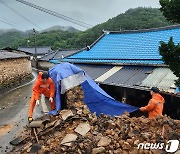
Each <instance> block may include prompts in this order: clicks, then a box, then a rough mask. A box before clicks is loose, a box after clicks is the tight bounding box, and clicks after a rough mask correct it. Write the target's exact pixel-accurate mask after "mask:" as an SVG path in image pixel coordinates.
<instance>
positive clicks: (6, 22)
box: [0, 19, 14, 28]
mask: <svg viewBox="0 0 180 154" xmlns="http://www.w3.org/2000/svg"><path fill="white" fill-rule="evenodd" d="M0 21H1V22H3V23H5V24H8V25H10V26H12V27H13V28H14V25H13V24H11V23H8V22H6V21H3V20H2V19H0Z"/></svg>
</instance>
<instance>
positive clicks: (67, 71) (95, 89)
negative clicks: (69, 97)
mask: <svg viewBox="0 0 180 154" xmlns="http://www.w3.org/2000/svg"><path fill="white" fill-rule="evenodd" d="M80 72H83V73H81V74H83V75H84V76H85V77H86V80H85V81H83V83H81V86H82V89H83V91H84V102H85V103H86V105H87V106H88V108H89V109H90V111H91V112H96V114H97V115H99V114H101V113H104V114H107V115H113V116H115V115H121V114H123V113H124V112H129V113H130V112H133V111H136V110H138V108H137V107H134V106H131V105H127V104H123V103H121V102H118V101H116V100H114V98H112V97H111V96H109V95H108V94H107V93H106V92H105V91H104V90H102V89H101V88H100V87H99V86H98V85H97V84H96V83H95V82H94V81H93V80H92V79H90V77H89V76H88V75H87V74H86V73H85V72H84V71H83V70H82V69H80V68H78V67H76V66H75V65H73V64H70V63H63V64H57V65H55V66H54V67H53V68H51V69H50V70H49V75H50V77H51V78H52V79H53V81H54V83H55V89H56V94H55V95H56V96H55V101H56V110H54V111H50V112H49V114H57V113H58V112H59V110H60V109H61V98H60V97H61V96H60V93H61V80H64V79H65V78H68V77H69V76H73V75H75V74H78V73H80Z"/></svg>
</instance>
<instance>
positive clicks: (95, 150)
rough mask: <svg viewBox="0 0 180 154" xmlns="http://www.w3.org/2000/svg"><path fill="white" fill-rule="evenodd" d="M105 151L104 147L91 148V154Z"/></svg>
mask: <svg viewBox="0 0 180 154" xmlns="http://www.w3.org/2000/svg"><path fill="white" fill-rule="evenodd" d="M105 151H106V149H105V148H104V147H99V148H94V149H93V150H92V154H99V153H104V152H105Z"/></svg>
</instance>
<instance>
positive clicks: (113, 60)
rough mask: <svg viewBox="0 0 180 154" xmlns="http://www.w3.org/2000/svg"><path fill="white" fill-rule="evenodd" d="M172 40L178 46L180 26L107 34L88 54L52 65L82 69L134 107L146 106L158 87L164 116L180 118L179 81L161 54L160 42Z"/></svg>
mask: <svg viewBox="0 0 180 154" xmlns="http://www.w3.org/2000/svg"><path fill="white" fill-rule="evenodd" d="M170 37H173V41H174V42H175V44H178V43H180V25H176V26H170V27H162V28H153V29H145V30H132V31H121V32H115V31H113V32H108V31H105V32H104V34H103V35H102V36H100V38H99V39H98V40H96V41H95V42H94V43H93V44H92V45H91V46H90V48H88V50H87V49H86V48H84V49H83V50H81V51H79V52H76V53H74V54H72V55H70V56H67V57H65V58H64V59H61V61H59V60H58V59H56V60H54V61H52V62H53V63H59V62H62V61H63V62H70V63H73V64H75V65H77V66H79V67H81V68H82V69H83V70H84V71H85V72H86V73H87V74H88V75H89V76H90V77H91V78H92V79H94V80H95V81H96V82H97V83H99V84H100V86H101V87H102V88H103V89H104V90H105V91H106V92H108V93H109V94H110V95H112V96H113V97H115V98H116V99H119V100H120V101H123V102H125V103H128V104H132V105H135V106H143V105H146V104H147V102H148V100H149V98H150V97H151V96H150V95H149V89H150V88H151V87H153V86H156V87H158V88H159V89H160V90H161V93H162V95H163V96H164V97H165V100H166V102H167V103H166V105H165V113H170V112H171V113H170V114H172V117H173V116H175V117H177V115H180V103H179V102H180V93H179V92H178V91H177V89H178V88H177V87H176V86H175V80H176V79H177V77H176V76H175V75H174V74H173V72H172V71H171V70H170V69H169V68H168V66H166V65H165V64H164V62H163V61H162V56H161V55H160V54H159V46H160V41H164V42H168V41H169V39H170ZM172 107H174V108H173V109H172ZM171 110H173V112H172V111H171ZM179 117H180V116H179Z"/></svg>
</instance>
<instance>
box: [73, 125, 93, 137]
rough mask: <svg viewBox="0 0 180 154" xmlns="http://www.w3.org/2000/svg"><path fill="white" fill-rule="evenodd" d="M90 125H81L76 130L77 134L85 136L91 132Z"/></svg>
mask: <svg viewBox="0 0 180 154" xmlns="http://www.w3.org/2000/svg"><path fill="white" fill-rule="evenodd" d="M90 129H91V128H90V125H89V124H88V123H80V124H79V125H78V126H77V127H76V129H75V130H74V131H75V132H76V133H79V134H80V135H82V136H85V135H86V133H87V132H89V130H90Z"/></svg>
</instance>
